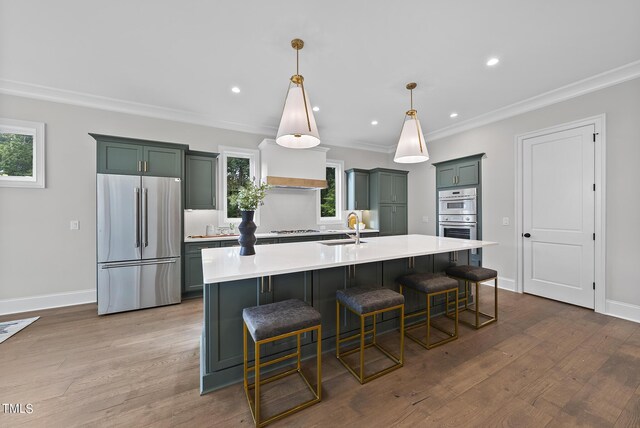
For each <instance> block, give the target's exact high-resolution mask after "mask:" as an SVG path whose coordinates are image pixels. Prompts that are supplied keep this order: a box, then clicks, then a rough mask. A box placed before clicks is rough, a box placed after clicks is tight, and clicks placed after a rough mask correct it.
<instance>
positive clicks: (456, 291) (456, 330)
mask: <svg viewBox="0 0 640 428" xmlns="http://www.w3.org/2000/svg"><path fill="white" fill-rule="evenodd" d="M455 293H456V321H455V322H456V324H455V332H456V337H458V311H459V309H458V289H457V288H456V290H455ZM448 295H449V293H447V296H448Z"/></svg>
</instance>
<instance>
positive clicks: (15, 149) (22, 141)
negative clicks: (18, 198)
mask: <svg viewBox="0 0 640 428" xmlns="http://www.w3.org/2000/svg"><path fill="white" fill-rule="evenodd" d="M0 175H4V176H12V177H31V176H33V135H23V134H11V133H0Z"/></svg>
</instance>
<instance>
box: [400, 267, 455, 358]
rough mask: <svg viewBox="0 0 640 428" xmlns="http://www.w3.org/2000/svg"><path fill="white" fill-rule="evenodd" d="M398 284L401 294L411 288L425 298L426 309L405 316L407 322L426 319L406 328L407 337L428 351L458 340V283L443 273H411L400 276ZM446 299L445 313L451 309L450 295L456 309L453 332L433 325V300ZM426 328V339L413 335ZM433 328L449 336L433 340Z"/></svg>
mask: <svg viewBox="0 0 640 428" xmlns="http://www.w3.org/2000/svg"><path fill="white" fill-rule="evenodd" d="M396 283H397V284H398V285H399V286H400V293H404V289H405V288H410V289H412V290H414V291H417V292H418V293H421V294H423V295H424V297H425V307H426V308H425V309H419V310H417V311H415V312H412V313H409V314H406V313H405V314H404V318H405V322H406V320H408V319H410V318H414V317H424V318H425V319H424V321H420V322H417V323H414V324H411V325H409V326H407V327H406V328H405V335H406V336H407V337H409V338H410V339H412V340H414V341H415V342H417V343H418V344H419V345H421V346H423V347H424V348H426V349H431V348H435V347H436V346H440V345H444V344H445V343H448V342H451V341H452V340H456V339H457V338H458V281H457V280H456V279H453V278H449V277H448V276H444V275H443V274H442V273H430V272H424V273H410V274H406V275H402V276H399V277H398V278H396ZM443 294H444V297H445V313H446V312H447V311H448V309H449V304H450V303H449V295H450V294H451V295H453V302H451V303H452V304H453V305H455V306H454V308H455V318H454V324H453V327H454V328H453V331H449V330H445V329H443V328H441V327H439V326H438V325H436V324H433V322H432V320H431V305H432V302H431V299H432V298H435V297H436V296H440V295H443ZM423 326H424V327H426V330H425V336H424V338H422V337H418V336H415V335H413V334H412V333H411V330H414V329H417V328H420V327H423ZM431 327H433V328H435V329H437V330H440V331H441V332H443V333H445V334H446V335H447V336H446V337H445V338H444V339H440V340H437V341H432V340H431Z"/></svg>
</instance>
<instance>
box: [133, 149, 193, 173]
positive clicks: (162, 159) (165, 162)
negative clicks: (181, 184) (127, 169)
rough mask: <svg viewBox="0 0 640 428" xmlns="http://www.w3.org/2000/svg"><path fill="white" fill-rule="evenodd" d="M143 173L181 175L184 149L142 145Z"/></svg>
mask: <svg viewBox="0 0 640 428" xmlns="http://www.w3.org/2000/svg"><path fill="white" fill-rule="evenodd" d="M143 153H144V159H143V162H144V165H143V175H151V176H154V177H182V162H183V156H184V151H183V150H180V149H175V148H171V147H155V146H144V147H143Z"/></svg>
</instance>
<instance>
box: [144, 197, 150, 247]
mask: <svg viewBox="0 0 640 428" xmlns="http://www.w3.org/2000/svg"><path fill="white" fill-rule="evenodd" d="M147 190H148V189H147V188H146V187H145V188H144V190H143V194H144V246H145V247H148V246H149V194H148V192H147Z"/></svg>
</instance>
